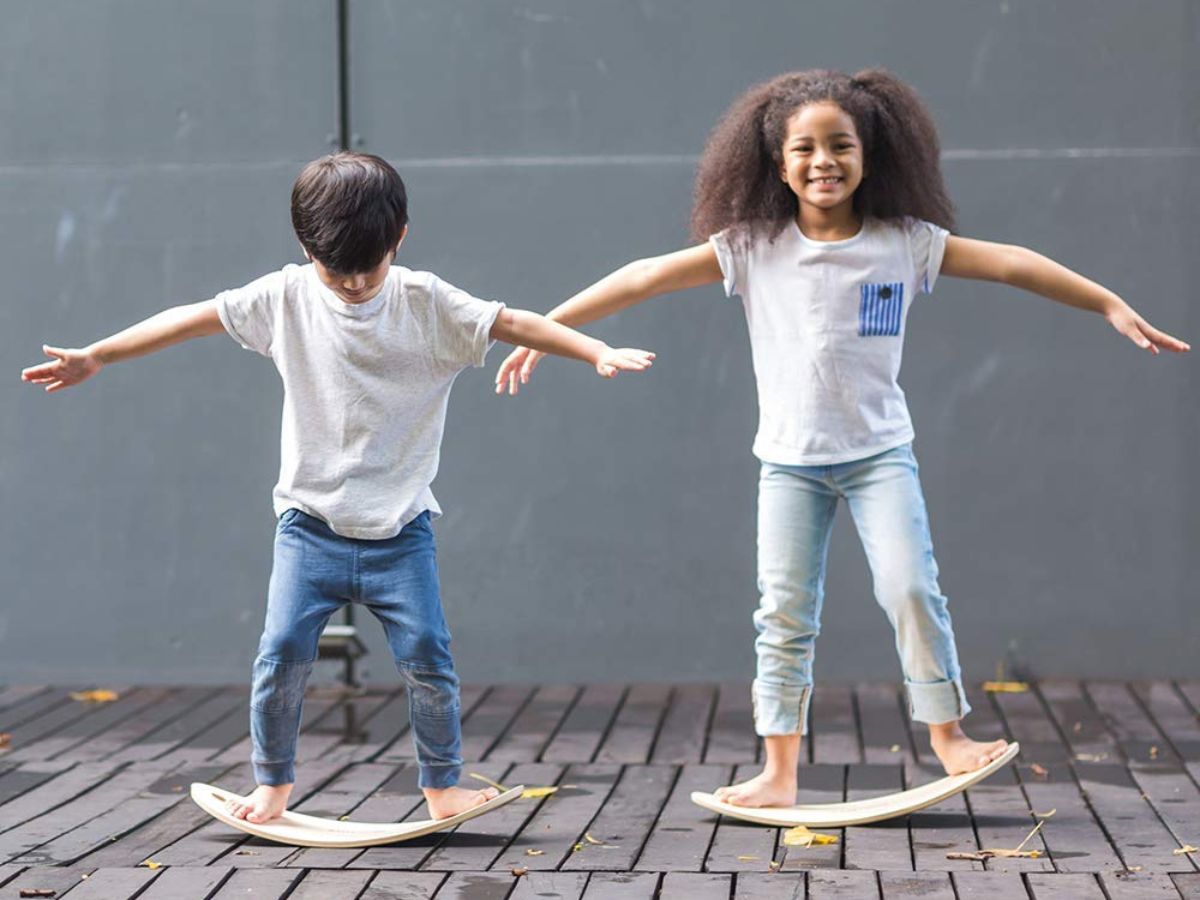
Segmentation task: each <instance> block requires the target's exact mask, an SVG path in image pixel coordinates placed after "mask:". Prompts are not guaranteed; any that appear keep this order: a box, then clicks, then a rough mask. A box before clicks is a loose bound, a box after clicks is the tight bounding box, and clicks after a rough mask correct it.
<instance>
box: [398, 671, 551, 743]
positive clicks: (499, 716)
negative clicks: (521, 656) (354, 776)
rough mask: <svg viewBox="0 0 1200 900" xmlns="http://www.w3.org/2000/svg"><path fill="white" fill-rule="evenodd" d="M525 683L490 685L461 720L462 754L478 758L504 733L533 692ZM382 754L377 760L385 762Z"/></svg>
mask: <svg viewBox="0 0 1200 900" xmlns="http://www.w3.org/2000/svg"><path fill="white" fill-rule="evenodd" d="M533 690H534V689H533V688H532V687H529V686H527V685H517V684H502V685H500V686H499V687H494V688H492V689H491V690H490V691H489V692H488V694H487V696H486V697H484V698H483V701H482V702H481V703H480V705H479V706H478V707H476V709H475V710H474V711H473V712H472V713H471V715H470V716H468V717H467V718H466V719H464V720H463V723H462V733H463V736H462V758H463V759H464V760H467V761H468V762H469V761H472V760H480V759H484V758H485V757H486V756H487V753H488V750H490V749H491V748H492V747H493V746H495V744H496V743H497V742H498V741H499V740H500V739H501V738H502V737H503V736H504V732H505V731H507V730H508V727H509V724H510V723H511V722H512V721H513V719H515V718H516V716H517V714H518V713H520V711H521V709H522V708H523V707H524V706H525V704H526V702H528V701H529V699H530V698H531V697H532V696H533ZM388 761H389V760H388V758H387V757H386V756H385V757H384V758H382V759H381V762H388Z"/></svg>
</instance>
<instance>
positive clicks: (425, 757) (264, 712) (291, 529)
mask: <svg viewBox="0 0 1200 900" xmlns="http://www.w3.org/2000/svg"><path fill="white" fill-rule="evenodd" d="M344 603H361V604H362V605H363V606H365V607H366V608H367V609H369V610H370V611H371V612H372V613H374V614H375V617H376V618H377V619H379V621H380V622H381V623H383V628H384V631H385V633H386V634H387V641H388V644H389V645H390V647H391V651H392V656H393V657H394V658H395V660H396V668H397V669H399V671H400V676H401V678H403V680H404V684H405V687H406V688H407V689H408V709H409V716H410V721H411V723H412V725H411V727H412V733H413V742H414V743H415V745H416V750H417V762H418V763H419V765H420V775H419V779H418V783H419V784H420V786H421V787H423V788H445V787H450V786H452V785H455V784H457V783H458V778H459V775H460V774H461V772H462V758H461V744H462V731H461V727H460V723H459V700H458V676H457V675H456V674H455V672H454V660H453V659H451V657H450V632H449V630H448V629H447V627H446V620H445V617H444V616H443V614H442V602H441V597H440V594H439V591H438V575H437V559H436V553H435V550H434V542H433V529H432V527H431V526H430V524H429V513H428V512H423V513H421V515H419V516H417V518H415V519H414V520H413V521H411V522H409V523H408V524H407V525H405V526H404V529H403V530H402V531H401V532H400V533H399V534H398V535H396V537H394V538H389V539H388V540H383V541H366V540H357V539H354V538H345V537H341V536H340V535H337V534H334V533H333V531H332V530H330V528H329V526H328V525H326V524H325V523H324V522H322V521H321V520H320V519H317V518H315V517H313V516H310V515H307V514H306V513H303V512H301V511H300V510H298V509H289V510H287V511H286V512H285V513H284V514H283V515H282V516H280V517H279V523H278V525H277V526H276V530H275V563H274V568H273V569H272V571H271V586H270V590H269V593H268V596H267V621H266V625H265V626H264V628H263V635H262V640H261V641H260V642H259V645H258V657H257V659H255V661H254V682H253V687H252V690H251V695H250V734H251V737H252V738H253V741H254V754H253V756H252V758H251V759H252V762H253V764H254V777H255V780H256V781H257V782H258V783H259V784H272V785H274V784H290V783H292V782H293V781H295V780H296V770H295V758H296V739H297V737H298V735H299V731H300V709H301V706H302V704H303V701H304V686H305V684H306V683H307V681H308V675H309V673H310V672H311V671H312V666H313V662H314V661H315V660H316V657H317V639H318V638H319V637H320V636H321V631H322V630H323V629H324V627H325V623H326V622H328V621H329V617H330V616H331V615H332V614H333V613H334V612H335V611H336V610H338V609H340V608H341V607H342V604H344Z"/></svg>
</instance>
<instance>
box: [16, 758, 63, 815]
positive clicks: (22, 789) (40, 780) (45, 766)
mask: <svg viewBox="0 0 1200 900" xmlns="http://www.w3.org/2000/svg"><path fill="white" fill-rule="evenodd" d="M68 768H70V764H69V763H64V762H61V761H58V762H50V763H43V762H36V763H26V764H25V765H23V766H14V767H13V768H11V769H6V770H5V771H4V774H2V775H0V806H3V805H4V804H6V803H9V802H10V801H12V800H15V799H16V798H17V797H20V796H21V795H22V794H26V793H28V792H29V791H31V790H33V789H34V788H36V787H38V786H39V785H42V784H45V783H46V782H48V781H50V780H51V779H52V778H55V777H57V776H58V775H61V774H62V773H63V772H64V771H65V770H66V769H68ZM0 816H3V821H4V824H3V825H0V831H3V830H4V829H5V828H8V827H10V826H11V825H15V824H17V820H16V818H15V817H11V816H12V813H11V812H10V811H9V810H7V809H6V810H4V811H3V812H2V813H0Z"/></svg>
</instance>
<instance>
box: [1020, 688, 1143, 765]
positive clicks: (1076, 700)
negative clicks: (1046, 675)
mask: <svg viewBox="0 0 1200 900" xmlns="http://www.w3.org/2000/svg"><path fill="white" fill-rule="evenodd" d="M1037 689H1038V692H1039V693H1040V694H1041V696H1042V699H1043V701H1044V702H1045V704H1046V706H1047V707H1048V708H1049V710H1050V714H1051V716H1052V717H1053V719H1054V721H1055V723H1056V724H1057V725H1058V728H1059V731H1060V732H1061V733H1062V734H1063V736H1064V737H1065V738H1066V740H1067V743H1068V745H1069V747H1070V754H1069V755H1070V756H1072V757H1078V758H1082V759H1084V760H1090V761H1092V762H1102V761H1104V760H1116V759H1120V756H1121V753H1120V749H1119V748H1118V747H1117V741H1116V738H1114V737H1113V735H1112V734H1111V733H1109V730H1108V728H1107V726H1106V725H1105V724H1104V719H1103V717H1101V715H1100V713H1099V712H1097V711H1096V707H1095V706H1094V705H1093V704H1092V701H1091V699H1090V698H1089V697H1088V696H1087V695H1086V694H1085V693H1084V692H1083V684H1082V683H1081V682H1079V681H1074V680H1067V679H1052V680H1047V681H1044V682H1040V683H1039V684H1038V686H1037ZM1021 750H1022V752H1023V754H1026V753H1027V752H1028V751H1026V750H1025V745H1024V744H1022V745H1021Z"/></svg>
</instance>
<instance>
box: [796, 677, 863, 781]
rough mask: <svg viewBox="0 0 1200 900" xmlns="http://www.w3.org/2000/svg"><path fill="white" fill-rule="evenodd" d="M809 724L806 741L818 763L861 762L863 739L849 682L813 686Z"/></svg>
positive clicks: (814, 760) (842, 763)
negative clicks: (810, 722)
mask: <svg viewBox="0 0 1200 900" xmlns="http://www.w3.org/2000/svg"><path fill="white" fill-rule="evenodd" d="M811 721H812V727H811V728H810V729H809V735H808V742H809V745H810V746H811V748H812V760H813V762H817V763H832V764H834V765H848V764H850V763H859V762H862V759H863V753H862V739H861V737H860V736H859V733H858V716H857V714H856V713H855V710H854V689H853V688H852V687H851V686H850V685H848V684H836V683H835V684H818V685H817V686H816V687H815V688H814V689H813V694H812V705H811Z"/></svg>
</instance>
